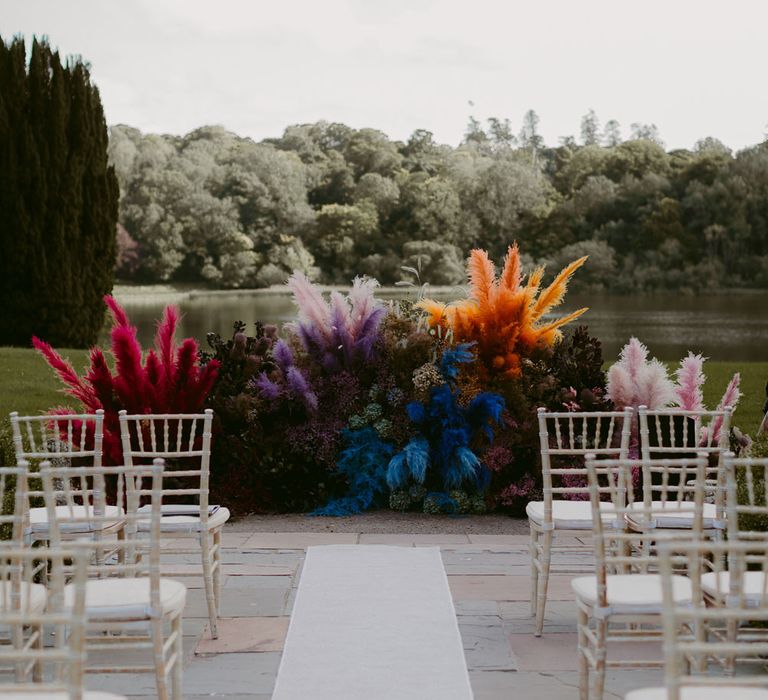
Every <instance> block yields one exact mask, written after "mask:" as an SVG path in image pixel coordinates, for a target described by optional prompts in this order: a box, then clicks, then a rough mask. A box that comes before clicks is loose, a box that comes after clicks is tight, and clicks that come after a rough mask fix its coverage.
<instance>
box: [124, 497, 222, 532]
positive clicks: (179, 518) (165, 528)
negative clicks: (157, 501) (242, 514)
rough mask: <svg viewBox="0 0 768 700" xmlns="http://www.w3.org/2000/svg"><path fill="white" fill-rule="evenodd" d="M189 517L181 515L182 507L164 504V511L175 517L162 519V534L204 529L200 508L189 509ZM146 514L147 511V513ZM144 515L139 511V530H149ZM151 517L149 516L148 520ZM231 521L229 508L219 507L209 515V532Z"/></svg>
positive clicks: (166, 516)
mask: <svg viewBox="0 0 768 700" xmlns="http://www.w3.org/2000/svg"><path fill="white" fill-rule="evenodd" d="M189 508H190V510H189V515H186V514H185V515H179V514H178V513H179V509H180V507H179V506H177V505H174V504H172V503H168V504H163V507H162V510H163V511H166V512H169V513H173V515H166V514H163V516H162V517H161V519H160V530H161V531H162V532H180V531H181V532H189V531H192V532H198V531H200V530H201V529H202V523H201V522H200V509H199V507H198V506H191V507H189ZM145 512H146V511H145ZM143 515H144V514H143V513H142V512H141V510H140V511H139V517H140V518H141V519H140V520H139V521H138V522H139V530H141V531H147V530H149V527H150V524H149V520H144V518H143V517H142V516H143ZM148 517H149V515H148V514H147V518H148ZM228 520H229V508H224V507H223V506H217V507H216V511H215V512H213V513H210V514H209V515H208V530H215V529H216V528H218V527H221V526H222V525H224V523H226V522H227V521H228Z"/></svg>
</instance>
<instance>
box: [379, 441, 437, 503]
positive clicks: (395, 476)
mask: <svg viewBox="0 0 768 700" xmlns="http://www.w3.org/2000/svg"><path fill="white" fill-rule="evenodd" d="M428 466H429V443H428V442H427V441H426V440H425V439H424V438H423V437H413V438H411V440H410V442H409V443H408V444H407V445H406V446H405V447H404V448H403V450H402V452H400V453H398V454H396V455H395V456H394V457H393V458H392V459H391V460H390V461H389V465H388V466H387V485H388V486H389V488H390V489H392V490H393V491H395V490H396V489H401V488H404V487H405V486H407V484H408V482H409V480H410V479H413V481H415V482H416V483H417V484H423V483H424V479H426V477H427V467H428Z"/></svg>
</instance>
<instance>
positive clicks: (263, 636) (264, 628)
mask: <svg viewBox="0 0 768 700" xmlns="http://www.w3.org/2000/svg"><path fill="white" fill-rule="evenodd" d="M289 621H290V618H289V617H240V618H238V617H235V618H220V619H219V622H218V630H219V638H218V639H211V638H210V635H208V630H207V628H206V633H205V634H204V635H203V638H202V639H200V641H199V643H198V644H197V647H196V648H195V655H197V656H205V655H211V654H232V653H244V652H265V651H282V650H283V645H284V644H285V635H286V634H287V633H288V623H289Z"/></svg>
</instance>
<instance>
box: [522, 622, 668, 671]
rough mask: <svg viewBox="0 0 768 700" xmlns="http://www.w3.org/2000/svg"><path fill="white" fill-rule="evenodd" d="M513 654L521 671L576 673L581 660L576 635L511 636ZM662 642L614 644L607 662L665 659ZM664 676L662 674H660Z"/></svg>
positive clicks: (546, 633)
mask: <svg viewBox="0 0 768 700" xmlns="http://www.w3.org/2000/svg"><path fill="white" fill-rule="evenodd" d="M509 640H510V645H511V647H512V653H513V654H514V657H515V659H516V661H517V668H518V669H519V670H520V671H577V670H578V668H579V656H578V648H577V638H576V633H575V632H572V633H567V634H563V633H551V632H547V631H546V630H545V631H544V634H543V635H542V636H541V637H532V636H528V635H521V634H512V635H510V636H509ZM663 658H664V657H663V654H662V651H661V643H660V642H626V643H625V642H618V643H617V642H613V643H609V644H608V659H614V660H620V659H648V660H651V661H660V660H661V659H663ZM659 673H661V671H659Z"/></svg>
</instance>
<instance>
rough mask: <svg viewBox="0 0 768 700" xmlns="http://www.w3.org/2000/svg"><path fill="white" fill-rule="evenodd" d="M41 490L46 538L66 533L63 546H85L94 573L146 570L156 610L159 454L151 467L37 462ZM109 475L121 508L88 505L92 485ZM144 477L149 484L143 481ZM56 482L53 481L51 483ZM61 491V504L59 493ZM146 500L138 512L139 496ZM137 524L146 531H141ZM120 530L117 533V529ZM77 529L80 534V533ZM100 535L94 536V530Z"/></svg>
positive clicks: (61, 537)
mask: <svg viewBox="0 0 768 700" xmlns="http://www.w3.org/2000/svg"><path fill="white" fill-rule="evenodd" d="M40 476H41V478H42V481H43V489H44V492H45V505H46V508H47V511H48V521H49V523H50V529H51V531H50V535H49V540H50V542H51V543H52V544H53V546H60V545H61V543H62V541H63V540H65V539H67V538H70V539H71V538H72V537H73V536H75V537H77V539H76V541H74V542H69V541H68V542H66V545H67V546H68V547H77V548H83V549H86V550H88V551H89V552H90V553H91V555H92V556H91V558H90V560H89V564H88V573H89V575H90V576H95V577H102V578H104V577H112V576H120V577H139V576H149V577H150V579H151V590H152V600H153V607H154V609H155V610H160V607H159V603H160V598H159V595H160V594H159V591H160V517H161V508H162V484H163V481H162V479H163V460H161V459H156V460H154V463H153V464H152V466H150V467H131V468H129V467H125V466H120V467H55V466H52V465H51V464H50V463H49V462H43V463H42V464H41V465H40ZM110 477H111V478H114V479H115V480H116V482H117V484H116V489H117V494H118V501H117V502H118V503H124V504H125V509H124V510H123V509H120V512H118V513H116V512H115V511H108V512H99V511H98V510H97V509H96V508H93V507H91V506H90V503H91V502H93V500H98V499H97V498H95V497H94V491H96V490H98V489H99V488H102V487H101V486H100V484H103V483H104V482H105V481H106V479H107V478H110ZM145 481H148V484H147V485H145ZM56 482H58V486H56V485H55V484H56ZM62 494H63V495H64V505H62V504H61V500H62V499H61V496H62ZM147 499H148V500H149V502H150V509H149V511H148V512H144V511H142V512H141V513H140V512H139V505H140V503H141V501H142V500H147ZM140 521H141V524H142V525H143V526H144V525H146V524H147V523H148V527H143V528H142V529H143V530H144V531H145V532H146V531H148V534H149V536H148V537H143V536H141V533H140V527H139V525H140ZM119 529H123V530H124V534H123V536H122V537H119V538H118V537H117V531H118V530H119ZM81 533H82V534H83V535H85V534H86V533H87V534H88V535H89V536H88V537H86V536H80V535H81ZM99 534H100V536H96V535H99Z"/></svg>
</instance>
